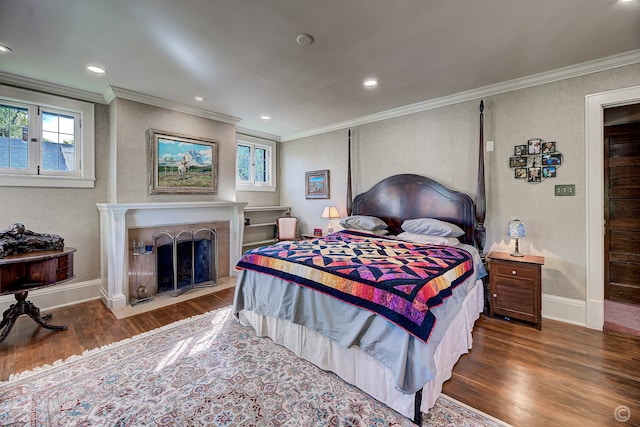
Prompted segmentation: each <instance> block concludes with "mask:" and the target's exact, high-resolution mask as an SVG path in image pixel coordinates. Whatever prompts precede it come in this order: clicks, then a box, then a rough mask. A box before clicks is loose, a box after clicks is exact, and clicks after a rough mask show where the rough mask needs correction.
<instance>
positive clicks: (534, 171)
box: [527, 168, 542, 182]
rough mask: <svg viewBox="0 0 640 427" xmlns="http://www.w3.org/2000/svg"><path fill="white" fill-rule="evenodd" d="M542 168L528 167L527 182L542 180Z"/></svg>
mask: <svg viewBox="0 0 640 427" xmlns="http://www.w3.org/2000/svg"><path fill="white" fill-rule="evenodd" d="M541 175H542V168H529V169H528V175H527V181H528V182H541V181H542V177H541Z"/></svg>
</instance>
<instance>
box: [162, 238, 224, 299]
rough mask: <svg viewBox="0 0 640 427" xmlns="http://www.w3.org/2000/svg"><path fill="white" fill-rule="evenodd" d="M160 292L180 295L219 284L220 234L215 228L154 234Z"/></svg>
mask: <svg viewBox="0 0 640 427" xmlns="http://www.w3.org/2000/svg"><path fill="white" fill-rule="evenodd" d="M153 244H154V247H155V249H156V250H155V253H156V260H155V277H156V285H157V287H156V289H157V293H159V294H160V293H168V294H171V295H174V296H177V295H180V294H182V293H184V292H187V291H189V290H191V289H194V288H200V287H206V286H215V285H217V283H218V233H217V231H216V229H215V228H201V229H199V230H196V231H190V230H183V231H180V232H179V233H177V234H175V235H172V234H170V233H167V232H165V231H162V232H160V233H157V234H155V235H154V236H153Z"/></svg>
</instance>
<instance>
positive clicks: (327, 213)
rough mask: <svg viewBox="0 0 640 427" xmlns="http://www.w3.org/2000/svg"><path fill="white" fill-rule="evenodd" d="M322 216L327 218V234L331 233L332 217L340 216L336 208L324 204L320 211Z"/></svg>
mask: <svg viewBox="0 0 640 427" xmlns="http://www.w3.org/2000/svg"><path fill="white" fill-rule="evenodd" d="M322 218H329V226H328V227H327V234H331V233H333V218H340V214H339V213H338V208H336V207H335V206H326V207H325V208H324V210H323V211H322Z"/></svg>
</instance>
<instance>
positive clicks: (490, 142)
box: [487, 141, 493, 151]
mask: <svg viewBox="0 0 640 427" xmlns="http://www.w3.org/2000/svg"><path fill="white" fill-rule="evenodd" d="M487 151H493V141H487Z"/></svg>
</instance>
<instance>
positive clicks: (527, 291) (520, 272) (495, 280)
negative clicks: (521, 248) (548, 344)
mask: <svg viewBox="0 0 640 427" xmlns="http://www.w3.org/2000/svg"><path fill="white" fill-rule="evenodd" d="M488 258H489V259H490V260H491V261H490V262H491V265H490V270H489V287H490V292H491V303H490V306H489V307H490V310H489V311H490V316H491V317H493V316H494V314H499V315H502V316H506V317H511V318H514V319H519V320H524V321H525V322H531V323H534V324H535V325H536V327H537V328H538V330H540V328H541V327H542V316H541V309H542V273H541V270H542V265H544V257H540V256H534V255H525V256H523V257H514V256H511V255H509V254H508V253H505V252H491V253H490V254H489V255H488Z"/></svg>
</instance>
